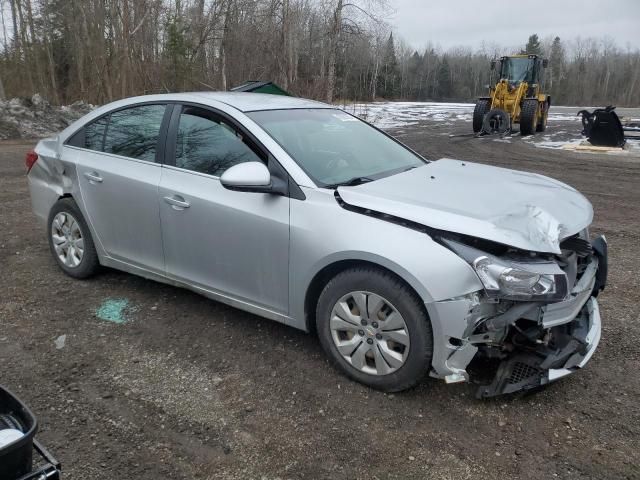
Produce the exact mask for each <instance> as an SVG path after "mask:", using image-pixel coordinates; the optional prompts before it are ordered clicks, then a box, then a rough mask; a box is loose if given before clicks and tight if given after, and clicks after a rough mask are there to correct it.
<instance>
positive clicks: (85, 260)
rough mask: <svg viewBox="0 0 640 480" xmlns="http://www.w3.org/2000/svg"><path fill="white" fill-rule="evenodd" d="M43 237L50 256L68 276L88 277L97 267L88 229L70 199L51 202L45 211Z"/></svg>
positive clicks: (96, 256) (97, 263) (94, 250)
mask: <svg viewBox="0 0 640 480" xmlns="http://www.w3.org/2000/svg"><path fill="white" fill-rule="evenodd" d="M74 222H75V223H74ZM47 237H48V240H49V248H50V250H51V254H52V255H53V258H54V259H55V261H56V263H57V264H58V266H59V267H60V268H61V269H62V271H63V272H64V273H66V274H67V275H69V276H70V277H73V278H88V277H91V276H92V275H95V274H96V273H97V272H98V270H99V269H100V262H99V260H98V254H97V253H96V247H95V244H94V243H93V238H92V237H91V231H90V230H89V227H88V225H87V222H86V221H85V219H84V217H83V216H82V213H81V212H80V209H79V208H78V205H77V204H76V202H75V201H74V200H73V199H71V198H62V199H60V200H58V201H57V202H56V203H55V205H54V206H53V208H52V209H51V212H49V219H48V221H47ZM54 238H55V240H54ZM81 246H82V247H81ZM65 248H66V250H65Z"/></svg>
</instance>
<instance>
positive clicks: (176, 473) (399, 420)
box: [0, 121, 640, 480]
mask: <svg viewBox="0 0 640 480" xmlns="http://www.w3.org/2000/svg"><path fill="white" fill-rule="evenodd" d="M469 128H470V126H469V124H468V122H464V121H457V122H454V123H453V124H447V125H443V124H442V122H440V123H438V122H428V121H426V122H419V123H418V124H417V125H411V126H408V127H406V128H402V129H400V130H397V131H395V132H394V133H395V134H396V135H398V136H399V137H400V138H401V139H402V140H403V141H405V142H406V143H408V144H409V145H411V146H412V147H414V148H415V149H416V150H418V151H419V152H421V153H423V154H424V155H426V156H427V157H429V158H440V157H444V156H448V157H454V158H460V159H465V160H468V161H482V162H485V163H490V164H493V165H499V166H507V167H512V168H518V169H523V170H528V171H534V172H538V173H542V174H546V175H550V176H553V177H555V178H558V179H560V180H563V181H565V182H567V183H569V184H571V185H573V186H575V187H577V188H578V189H580V190H581V191H582V192H583V193H585V194H586V195H587V196H588V197H589V198H590V200H591V201H592V202H593V204H594V207H595V214H596V219H595V223H594V226H593V232H597V233H605V234H606V235H607V238H608V240H609V242H610V283H609V286H608V288H607V290H606V291H605V292H604V293H603V294H602V296H601V310H602V315H603V323H604V325H603V330H604V331H603V338H602V342H601V344H600V348H599V350H598V351H597V353H596V354H595V356H594V358H593V359H592V361H591V362H590V364H589V365H588V366H587V368H586V369H585V370H583V371H581V372H579V373H577V374H575V375H573V376H571V377H570V378H567V379H564V380H562V381H560V382H558V383H556V384H553V385H551V386H550V387H549V388H547V389H545V390H543V391H541V392H539V393H537V394H534V395H529V396H524V397H518V396H515V397H502V398H497V399H492V400H488V401H479V400H476V399H475V398H474V395H473V393H474V392H473V389H472V387H471V386H469V385H464V384H459V385H451V386H447V385H444V384H443V383H440V382H437V381H434V380H426V381H425V383H424V384H422V385H420V386H419V387H418V388H416V389H414V390H412V391H409V392H406V393H401V394H395V395H386V394H383V393H379V392H376V391H373V390H370V389H368V388H366V387H363V386H361V385H358V384H355V383H352V382H350V381H348V380H346V379H345V378H344V377H342V376H340V375H339V374H338V373H336V372H335V371H333V370H332V369H331V368H330V367H329V366H328V364H327V362H326V361H325V358H324V355H323V354H322V351H321V349H320V346H319V344H318V342H317V340H316V339H315V338H314V337H313V336H310V335H306V334H304V333H302V332H298V331H295V330H293V329H291V328H288V327H285V326H282V325H279V324H276V323H272V322H269V321H267V320H263V319H261V318H258V317H255V316H252V315H250V314H247V313H243V312H241V311H239V310H235V309H233V308H231V307H227V306H224V305H221V304H218V303H215V302H213V301H210V300H207V299H204V298H202V297H200V296H198V295H196V294H193V293H190V292H188V291H185V290H181V289H177V288H173V287H169V286H165V285H161V284H158V283H155V282H152V281H148V280H144V279H142V278H137V277H134V276H131V275H127V274H124V273H119V272H115V271H105V272H104V273H102V274H101V275H99V276H97V277H95V278H94V279H92V280H89V281H76V280H72V279H70V278H68V277H66V276H64V275H63V274H62V272H61V271H59V270H58V269H57V267H56V265H55V264H54V261H53V259H52V258H51V256H50V254H49V251H48V248H47V244H46V241H45V235H44V232H43V230H42V228H41V227H39V226H38V225H36V223H35V218H34V217H33V215H32V214H31V213H30V204H29V199H28V193H27V188H26V181H25V177H24V167H23V157H24V152H25V150H27V149H28V148H30V145H31V144H25V143H16V142H13V143H8V142H3V143H0V272H1V273H2V275H0V291H1V292H2V297H0V365H1V366H2V368H1V369H0V383H3V384H4V385H6V386H7V387H8V388H10V389H11V390H13V391H14V392H15V393H17V394H18V395H19V396H20V397H21V398H22V399H23V400H24V401H25V402H26V403H27V404H28V405H29V406H30V407H31V408H32V409H33V411H34V412H35V413H36V415H37V416H38V418H39V421H40V433H39V438H40V440H41V441H43V442H44V443H45V444H46V445H47V446H48V447H50V449H51V450H52V451H53V452H54V453H55V455H56V456H57V457H59V458H60V460H61V461H62V462H63V467H64V472H65V475H64V478H65V479H87V478H91V479H114V478H136V479H142V480H145V479H154V480H155V479H159V478H171V479H209V478H211V479H214V478H225V479H236V478H237V479H253V478H255V479H270V480H271V479H276V478H281V479H305V478H306V479H316V478H326V479H353V478H378V479H383V478H399V479H405V478H419V479H425V478H434V479H456V480H458V479H468V478H482V479H493V478H495V479H503V478H522V479H524V478H531V479H540V478H570V479H595V478H598V479H600V478H640V467H639V466H638V465H639V464H640V448H639V447H640V442H639V438H640V408H639V405H638V398H639V397H638V396H639V394H640V377H639V376H638V373H637V372H638V367H639V365H640V364H639V360H640V347H639V345H640V293H639V291H640V290H639V287H640V276H639V275H638V271H640V255H639V253H638V242H639V241H640V190H639V189H638V185H639V184H640V156H639V155H637V154H635V153H630V154H623V155H602V154H586V153H580V154H579V153H575V152H567V151H562V150H554V149H541V148H536V147H535V146H534V145H533V144H531V143H528V142H527V141H525V139H520V138H518V137H515V138H513V139H511V140H510V141H508V142H504V141H503V142H496V141H493V139H470V138H454V139H450V138H449V137H448V135H449V133H451V132H454V133H456V132H457V133H465V132H468V130H469ZM576 128H577V124H576V123H575V122H566V124H565V123H562V122H556V123H553V122H552V123H551V124H550V127H549V130H548V132H547V134H549V135H552V134H554V133H558V132H562V131H567V130H572V131H573V130H575V129H576ZM556 137H559V135H557V136H556ZM487 188H490V186H487ZM109 300H126V301H127V302H128V303H127V305H128V306H127V308H126V310H125V311H124V313H125V316H126V319H127V322H125V323H123V324H117V323H113V322H107V321H103V320H101V319H100V318H98V317H97V315H96V311H97V310H98V309H99V308H100V307H101V306H102V305H103V303H104V302H105V301H109ZM62 335H66V337H64V339H61V338H60V337H61V336H62ZM63 340H64V342H63ZM63 343H64V345H63ZM59 347H62V348H59Z"/></svg>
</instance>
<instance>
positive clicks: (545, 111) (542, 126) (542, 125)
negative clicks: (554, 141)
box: [536, 102, 549, 132]
mask: <svg viewBox="0 0 640 480" xmlns="http://www.w3.org/2000/svg"><path fill="white" fill-rule="evenodd" d="M548 118H549V104H548V103H547V102H545V103H543V104H542V115H540V119H539V120H538V126H537V127H536V132H544V131H545V130H546V129H547V119H548Z"/></svg>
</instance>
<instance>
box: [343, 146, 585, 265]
mask: <svg viewBox="0 0 640 480" xmlns="http://www.w3.org/2000/svg"><path fill="white" fill-rule="evenodd" d="M338 194H339V195H340V197H341V198H342V200H343V201H344V202H345V203H347V204H348V205H352V206H355V207H361V208H365V209H368V210H373V211H377V212H380V213H386V214H388V215H393V216H395V217H399V218H403V219H405V220H410V221H413V222H417V223H420V224H422V225H425V226H427V227H431V228H435V229H439V230H446V231H450V232H455V233H461V234H465V235H471V236H474V237H478V238H483V239H486V240H492V241H494V242H498V243H502V244H504V245H510V246H513V247H516V248H520V249H523V250H531V251H536V252H548V253H560V242H561V241H562V239H564V238H566V237H568V236H571V235H574V234H576V233H578V232H580V231H581V230H583V229H584V228H585V227H587V226H589V224H591V221H592V220H593V208H592V206H591V203H589V201H588V200H587V199H586V198H585V197H584V196H583V195H582V194H581V193H579V192H578V191H577V190H575V189H574V188H572V187H570V186H568V185H565V184H564V183H562V182H558V181H556V180H553V179H551V178H548V177H544V176H542V175H538V174H535V173H527V172H519V171H516V170H509V169H505V168H499V167H491V166H487V165H481V164H478V163H471V162H466V161H460V160H453V159H449V158H443V159H441V160H438V161H435V162H431V163H429V164H427V165H425V166H423V167H418V168H415V169H413V170H409V171H407V172H403V173H400V174H397V175H392V176H390V177H386V178H383V179H380V180H376V181H374V182H370V183H365V184H362V185H358V186H354V187H339V188H338Z"/></svg>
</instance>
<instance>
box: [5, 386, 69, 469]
mask: <svg viewBox="0 0 640 480" xmlns="http://www.w3.org/2000/svg"><path fill="white" fill-rule="evenodd" d="M37 429H38V421H37V420H36V417H35V416H34V415H33V413H31V411H30V410H29V409H28V408H27V407H26V406H25V405H24V404H23V403H22V402H21V401H20V400H19V399H18V398H17V397H16V396H15V395H13V394H12V393H11V392H9V391H8V390H7V389H5V388H4V387H2V386H0V434H2V432H5V435H6V433H7V432H10V433H11V434H13V435H14V436H15V437H16V439H15V440H13V441H10V442H8V443H4V444H3V443H2V442H0V479H2V480H41V479H42V480H45V479H46V480H59V479H60V463H59V462H58V461H57V460H56V459H55V458H53V456H51V454H50V453H49V452H48V451H47V450H46V449H45V448H44V447H43V446H42V445H40V443H39V442H38V441H37V440H36V439H35V438H34V437H35V434H36V431H37ZM20 434H21V435H20ZM34 450H35V452H36V454H37V456H36V465H37V466H36V467H35V468H34V455H33V452H34Z"/></svg>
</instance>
